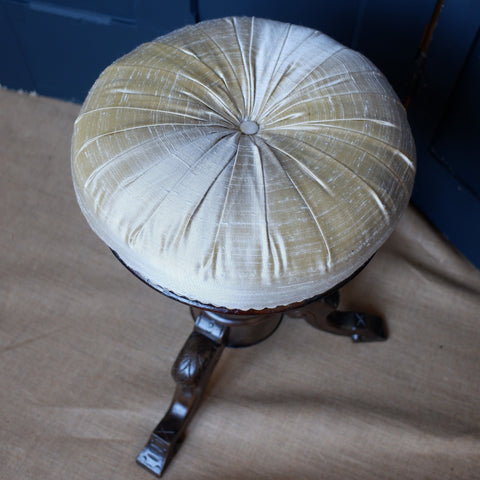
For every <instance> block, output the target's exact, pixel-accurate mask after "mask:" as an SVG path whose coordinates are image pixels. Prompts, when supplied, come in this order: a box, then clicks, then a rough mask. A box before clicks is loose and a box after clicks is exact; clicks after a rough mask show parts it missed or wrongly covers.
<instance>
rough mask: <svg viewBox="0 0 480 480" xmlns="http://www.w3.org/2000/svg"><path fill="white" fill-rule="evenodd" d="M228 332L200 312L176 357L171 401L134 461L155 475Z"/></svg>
mask: <svg viewBox="0 0 480 480" xmlns="http://www.w3.org/2000/svg"><path fill="white" fill-rule="evenodd" d="M227 334H228V328H224V327H221V326H218V325H216V324H214V323H213V322H211V321H210V320H209V319H208V318H207V317H206V316H205V315H203V314H200V315H199V316H198V318H197V320H196V322H195V328H194V330H193V332H192V333H191V334H190V337H189V338H188V339H187V341H186V343H185V345H184V346H183V348H182V350H181V351H180V353H179V355H178V357H177V359H176V360H175V363H174V365H173V367H172V376H173V379H174V380H175V382H176V384H177V388H176V390H175V394H174V396H173V400H172V403H171V404H170V407H169V409H168V411H167V413H166V414H165V416H164V417H163V419H162V420H161V421H160V423H159V424H158V425H157V427H156V428H155V430H154V431H153V433H152V435H151V436H150V439H149V441H148V443H147V445H146V446H145V448H144V449H143V450H142V451H141V452H140V454H139V455H138V457H137V463H138V464H140V465H141V466H142V467H144V468H146V469H147V470H149V471H150V472H151V473H153V474H154V475H157V476H158V477H160V476H161V475H162V473H163V472H164V471H165V469H166V467H167V465H168V463H169V461H170V460H171V459H172V458H173V456H174V455H175V453H176V451H177V450H178V448H179V446H180V444H181V442H182V440H183V437H184V434H185V429H186V427H187V425H188V423H189V422H190V420H191V419H192V417H193V415H194V414H195V411H196V410H197V408H198V406H199V404H200V401H201V398H202V394H203V392H204V390H205V388H206V386H207V383H208V380H209V379H210V376H211V374H212V372H213V370H214V368H215V365H216V364H217V362H218V360H219V358H220V356H221V354H222V352H223V349H224V348H225V340H226V337H227Z"/></svg>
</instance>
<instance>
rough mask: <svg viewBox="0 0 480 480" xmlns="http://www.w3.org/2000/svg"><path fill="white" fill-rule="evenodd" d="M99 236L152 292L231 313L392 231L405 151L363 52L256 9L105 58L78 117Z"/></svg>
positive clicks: (404, 129)
mask: <svg viewBox="0 0 480 480" xmlns="http://www.w3.org/2000/svg"><path fill="white" fill-rule="evenodd" d="M72 169H73V180H74V185H75V189H76V194H77V197H78V201H79V204H80V207H81V209H82V211H83V213H84V215H85V217H86V218H87V220H88V222H89V224H90V225H91V227H92V228H93V230H94V231H95V232H96V233H97V234H98V236H99V237H100V238H101V239H102V240H103V241H104V242H105V243H106V244H107V245H108V246H109V247H110V248H112V249H113V250H115V251H116V252H117V253H118V255H119V256H120V257H121V258H122V259H123V261H124V262H125V263H126V264H127V265H128V266H129V267H130V268H131V269H133V270H135V271H136V272H138V273H139V274H140V275H142V276H143V277H144V278H146V279H147V280H148V281H149V282H151V283H152V284H154V285H157V286H158V287H159V288H161V289H164V290H168V291H171V292H173V293H174V294H176V295H179V296H183V297H186V298H187V299H189V300H194V301H198V302H201V303H204V304H209V305H214V306H218V307H225V308H229V309H238V310H249V309H256V310H260V309H264V308H274V307H277V306H283V305H288V304H290V303H295V302H299V301H302V300H305V299H308V298H311V297H314V296H316V295H319V294H322V293H324V292H326V291H328V290H329V289H331V288H332V287H334V286H335V285H337V284H338V283H340V282H341V281H343V280H345V279H346V278H348V277H349V276H350V275H351V274H352V273H354V272H355V271H356V270H357V269H358V268H359V267H361V266H362V265H363V264H364V263H365V262H366V261H367V260H368V259H369V258H370V257H371V256H372V255H373V254H374V253H375V251H376V250H377V249H378V248H379V247H380V245H381V244H382V243H383V242H384V241H385V240H386V239H387V237H388V236H389V235H390V234H391V232H392V230H393V228H394V227H395V224H396V223H397V221H398V219H399V216H400V215H401V213H402V212H403V210H404V209H405V207H406V205H407V203H408V200H409V197H410V193H411V189H412V184H413V179H414V173H415V150H414V143H413V140H412V136H411V133H410V129H409V126H408V123H407V120H406V115H405V112H404V109H403V107H402V105H401V104H400V102H399V100H398V98H397V96H396V95H395V93H394V92H393V90H392V88H391V87H390V85H389V84H388V82H387V81H386V79H385V78H384V76H383V75H382V74H381V73H380V72H379V71H378V69H377V68H376V67H375V66H374V65H372V63H371V62H370V61H368V60H367V59H366V58H365V57H363V56H362V55H360V54H359V53H357V52H354V51H352V50H350V49H348V48H346V47H344V46H342V45H341V44H339V43H337V42H336V41H335V40H332V39H331V38H329V37H328V36H326V35H324V34H322V33H320V32H318V31H315V30H311V29H309V28H304V27H299V26H294V25H289V24H286V23H280V22H275V21H270V20H262V19H257V18H245V17H242V18H235V17H234V18H224V19H218V20H212V21H207V22H202V23H199V24H197V25H193V26H187V27H184V28H182V29H180V30H177V31H174V32H172V33H170V34H168V35H165V36H163V37H160V38H158V39H156V40H154V41H152V42H150V43H146V44H144V45H141V46H140V47H138V48H137V49H136V50H134V51H133V52H131V53H130V54H128V55H126V56H124V57H122V58H120V59H119V60H118V61H116V62H115V63H113V64H112V65H111V66H109V67H108V68H107V69H106V70H105V71H104V72H103V73H102V74H101V75H100V77H99V79H98V80H97V81H96V83H95V84H94V86H93V88H92V89H91V91H90V93H89V95H88V97H87V99H86V101H85V103H84V105H83V108H82V110H81V113H80V115H79V117H78V119H77V121H76V123H75V129H74V136H73V146H72Z"/></svg>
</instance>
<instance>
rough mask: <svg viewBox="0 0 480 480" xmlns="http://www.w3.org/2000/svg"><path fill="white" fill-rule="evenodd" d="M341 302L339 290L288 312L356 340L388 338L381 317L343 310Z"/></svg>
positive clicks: (315, 326) (323, 328)
mask: <svg viewBox="0 0 480 480" xmlns="http://www.w3.org/2000/svg"><path fill="white" fill-rule="evenodd" d="M339 303H340V295H339V293H338V291H337V292H334V293H332V294H331V295H328V296H326V297H324V298H321V299H319V300H317V301H315V302H312V303H309V304H308V305H304V306H303V307H301V308H298V309H296V310H293V311H291V312H288V315H289V316H292V317H295V318H303V319H304V320H306V321H307V322H308V323H309V324H310V325H312V326H313V327H314V328H317V329H319V330H324V331H326V332H329V333H334V334H335V335H344V336H347V337H351V339H352V340H353V341H354V342H378V341H384V340H386V339H387V338H388V335H387V330H386V326H385V322H384V321H383V319H382V318H381V317H378V316H376V315H368V314H366V313H361V312H342V311H339V310H337V307H338V305H339Z"/></svg>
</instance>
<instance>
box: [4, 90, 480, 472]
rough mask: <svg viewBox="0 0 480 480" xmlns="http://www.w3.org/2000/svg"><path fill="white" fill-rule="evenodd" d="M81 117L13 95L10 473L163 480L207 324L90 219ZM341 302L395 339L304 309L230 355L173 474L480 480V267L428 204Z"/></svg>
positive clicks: (7, 381) (8, 124)
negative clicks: (164, 447)
mask: <svg viewBox="0 0 480 480" xmlns="http://www.w3.org/2000/svg"><path fill="white" fill-rule="evenodd" d="M78 111H79V106H78V105H73V104H69V103H66V102H60V101H57V100H52V99H48V98H42V97H35V96H31V95H27V94H19V93H16V92H11V91H7V90H0V175H1V176H0V208H1V230H0V251H1V256H0V273H1V275H0V478H1V479H2V480H3V479H22V480H27V479H35V480H40V479H50V480H57V479H68V480H77V479H88V480H92V479H115V480H122V479H129V480H131V479H149V478H153V477H151V476H150V474H149V473H147V472H145V471H144V470H142V469H141V468H140V467H138V466H137V465H136V464H135V457H136V455H137V453H138V452H139V450H140V449H141V448H142V447H143V445H144V443H145V442H146V440H147V439H148V436H149V434H150V431H151V430H152V428H153V427H154V426H155V425H156V423H157V421H158V420H159V419H160V418H161V416H162V415H163V413H164V411H165V409H166V408H167V407H168V405H169V403H170V399H171V395H172V392H173V389H174V383H173V380H172V379H171V377H170V373H169V371H170V367H171V365H172V363H173V361H174V359H175V357H176V355H177V353H178V351H179V349H180V348H181V346H182V345H183V342H184V340H185V339H186V337H187V336H188V334H189V332H190V330H191V328H192V322H191V319H190V315H189V310H188V308H187V307H185V306H184V305H181V304H179V303H176V302H175V301H173V300H169V299H167V298H165V297H163V296H162V295H160V294H158V293H156V292H154V291H153V290H151V289H149V288H148V287H146V286H145V285H143V284H142V283H141V282H140V281H139V280H137V279H136V278H134V277H133V276H132V275H131V274H130V273H129V272H127V270H125V269H124V268H123V267H122V266H121V265H120V264H119V263H118V262H117V261H116V260H115V259H114V257H113V256H112V255H111V254H110V252H109V251H108V249H107V248H106V247H105V246H104V245H103V244H102V243H101V242H100V240H98V239H97V238H96V236H95V235H94V234H93V233H92V232H91V231H90V229H89V228H88V226H87V224H86V222H85V221H84V220H83V217H82V215H81V213H80V210H79V208H78V207H77V204H76V200H75V196H74V193H73V187H72V182H71V179H70V163H69V162H70V160H69V152H70V138H71V132H72V125H73V122H74V119H75V117H76V115H77V114H78ZM460 214H461V212H459V215H460ZM341 306H342V308H344V309H350V308H359V309H364V310H365V311H368V312H371V313H380V314H382V315H384V316H385V318H386V319H387V322H388V327H389V333H390V338H389V340H388V341H387V342H383V343H374V344H354V343H353V342H351V341H350V340H349V339H348V338H342V337H336V336H332V335H328V334H326V333H322V332H319V331H317V330H314V329H313V328H312V327H311V326H309V325H308V324H307V323H306V322H304V321H301V320H295V319H291V318H288V317H286V318H285V319H284V321H283V322H282V324H281V326H280V328H279V329H278V330H277V331H276V332H275V334H274V335H273V336H272V337H271V338H269V339H268V340H267V341H265V342H263V343H261V344H259V345H257V346H254V347H250V348H247V349H240V350H227V351H226V352H225V353H224V355H223V357H222V359H221V361H220V364H219V366H218V367H217V370H216V372H215V374H214V377H213V379H212V382H211V386H210V388H209V390H208V392H207V396H206V399H205V401H204V403H203V404H202V406H201V408H200V410H199V411H198V413H197V415H196V418H195V419H194V420H193V422H192V424H191V425H190V428H189V429H188V433H187V438H186V441H185V442H184V444H183V446H182V448H181V450H180V451H179V453H178V454H177V456H176V458H175V459H174V460H173V462H172V463H171V465H170V467H169V469H168V471H167V473H166V475H165V478H166V479H168V480H174V479H216V478H218V479H250V478H252V479H267V478H268V479H276V480H279V479H294V478H295V479H328V480H335V479H338V480H340V479H342V480H344V479H356V480H361V479H369V480H370V479H375V478H378V479H416V480H418V479H437V480H438V479H478V478H480V408H479V405H480V403H479V398H480V378H479V377H480V374H479V364H480V354H479V345H480V273H479V271H478V270H476V269H475V268H474V267H472V266H471V265H470V264H469V263H468V262H467V261H466V260H465V259H464V258H463V257H462V256H461V255H460V254H458V253H457V252H456V251H455V249H454V248H453V247H452V246H451V245H449V244H448V242H446V241H445V240H444V239H443V238H442V237H441V236H440V235H439V234H438V233H437V232H436V231H435V230H434V229H432V228H431V227H430V226H429V224H428V223H427V222H426V221H425V220H424V219H423V217H422V216H421V215H420V214H419V213H418V212H416V210H415V209H414V208H413V207H410V208H409V209H408V211H407V213H406V215H405V217H404V218H403V219H402V221H401V223H400V225H399V227H398V228H397V230H396V231H395V233H394V234H393V236H392V237H391V238H390V240H389V241H388V242H387V243H386V244H385V245H384V247H383V248H382V249H381V250H380V251H379V252H378V254H377V255H376V257H375V258H374V260H373V261H372V262H371V264H370V265H369V266H368V267H367V268H366V269H365V270H364V271H363V272H362V273H361V274H360V275H359V276H358V277H357V278H356V279H355V280H353V281H352V282H351V283H350V284H348V285H347V286H346V287H344V288H343V289H342V305H341Z"/></svg>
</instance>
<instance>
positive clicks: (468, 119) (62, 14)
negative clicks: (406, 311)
mask: <svg viewBox="0 0 480 480" xmlns="http://www.w3.org/2000/svg"><path fill="white" fill-rule="evenodd" d="M434 6H435V0H402V1H396V2H393V1H390V0H334V1H332V0H296V1H294V2H292V1H291V0H289V1H287V0H262V1H261V0H242V2H238V1H233V0H174V1H172V0H169V1H166V0H103V1H99V0H49V1H42V0H31V1H29V0H0V45H1V48H0V84H2V85H5V86H7V87H10V88H15V89H24V90H28V91H32V90H34V91H36V92H38V93H40V94H42V95H49V96H53V97H57V98H62V99H66V100H71V101H74V102H82V101H83V99H84V98H85V95H86V94H87V92H88V89H89V88H90V86H91V85H92V84H93V82H94V81H95V79H96V78H97V77H98V75H99V74H100V72H101V71H102V70H103V68H105V67H106V66H107V65H109V64H110V63H111V62H112V61H113V60H115V59H116V58H118V57H119V56H121V55H123V54H124V53H127V52H128V51H130V50H132V49H133V48H134V47H136V46H137V45H138V44H140V43H142V42H145V41H148V40H151V39H153V38H155V37H157V36H159V35H162V34H164V33H166V32H168V31H170V30H172V29H175V28H178V27H181V26H183V25H185V24H189V23H194V22H195V21H197V20H206V19H209V18H216V17H222V16H227V15H255V16H257V17H265V18H273V19H277V20H282V21H286V22H290V23H296V24H302V25H306V26H310V27H313V28H316V29H319V30H322V31H324V32H325V33H327V34H329V35H331V36H332V37H334V38H336V39H337V40H339V41H340V42H342V43H344V44H346V45H348V46H350V47H352V48H354V49H356V50H359V51H361V52H362V53H364V54H365V55H366V56H367V57H369V58H370V59H371V60H372V61H373V62H374V63H376V64H377V66H378V67H379V68H380V69H381V70H382V71H383V72H384V73H385V75H386V76H387V77H388V79H389V80H390V82H391V83H392V85H393V87H394V88H395V90H396V91H397V93H398V94H399V96H400V97H401V98H403V97H404V96H405V94H406V90H407V86H408V82H409V79H410V75H411V72H412V68H413V59H414V57H415V55H416V51H417V46H418V44H419V41H420V38H421V36H422V32H423V29H424V27H425V25H426V24H427V23H428V22H429V20H430V16H431V14H432V11H433V8H434ZM479 24H480V2H479V1H478V0H455V1H451V0H447V1H446V2H445V7H444V8H443V11H442V13H441V15H440V19H439V22H438V26H437V29H436V31H435V35H434V38H433V41H432V44H431V48H430V52H429V59H428V62H427V67H426V70H425V76H424V80H423V82H422V84H421V88H420V90H419V92H418V95H417V97H416V98H415V99H414V101H413V102H412V104H411V105H410V107H409V117H410V122H411V125H412V129H413V132H414V136H415V138H416V142H417V148H418V156H419V162H418V175H417V180H416V183H415V189H414V194H413V200H414V202H415V203H416V204H417V206H419V208H420V209H421V210H422V211H424V212H425V213H426V214H427V216H428V217H429V218H430V219H431V220H432V221H433V223H434V224H435V225H436V226H437V227H438V228H439V229H440V230H441V231H442V232H443V233H444V234H445V235H446V236H447V238H449V239H450V240H451V241H452V242H453V243H454V244H455V245H456V246H457V247H458V248H459V249H460V250H461V251H462V252H463V253H464V254H465V255H466V256H467V257H468V258H469V259H470V260H471V261H472V262H473V263H475V264H476V265H477V266H480V140H479V139H480V122H479V120H478V111H479V106H480V94H479V88H478V85H480V59H479V57H480V40H479V33H478V32H479ZM0 108H1V107H0Z"/></svg>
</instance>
